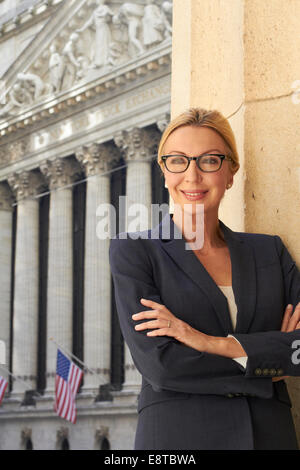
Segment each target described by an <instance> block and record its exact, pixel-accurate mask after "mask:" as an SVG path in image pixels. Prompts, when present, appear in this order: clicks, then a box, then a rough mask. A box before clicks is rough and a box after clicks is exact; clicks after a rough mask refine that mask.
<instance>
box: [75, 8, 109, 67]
mask: <svg viewBox="0 0 300 470" xmlns="http://www.w3.org/2000/svg"><path fill="white" fill-rule="evenodd" d="M97 5H98V6H97V8H96V10H95V11H94V12H93V14H92V16H91V17H90V18H89V20H88V21H87V22H86V23H85V25H84V26H83V27H82V28H80V29H78V30H77V32H78V33H81V32H83V31H85V30H86V29H87V28H89V27H90V26H93V27H94V29H95V31H96V40H95V45H94V47H95V52H94V58H93V67H103V66H105V65H108V63H109V52H110V43H111V41H112V38H111V31H110V27H109V23H110V22H111V21H112V17H113V12H112V11H111V9H110V8H109V7H108V6H107V5H106V1H105V0H97Z"/></svg>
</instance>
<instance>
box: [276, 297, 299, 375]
mask: <svg viewBox="0 0 300 470" xmlns="http://www.w3.org/2000/svg"><path fill="white" fill-rule="evenodd" d="M293 308H294V307H293V305H291V304H289V305H288V306H287V307H286V309H285V312H284V315H283V320H282V324H281V330H280V331H283V332H284V333H289V332H290V331H295V330H300V302H299V303H298V305H296V308H295V310H294V313H293ZM287 378H288V376H287V375H285V376H284V377H273V379H272V380H273V382H278V380H283V379H287Z"/></svg>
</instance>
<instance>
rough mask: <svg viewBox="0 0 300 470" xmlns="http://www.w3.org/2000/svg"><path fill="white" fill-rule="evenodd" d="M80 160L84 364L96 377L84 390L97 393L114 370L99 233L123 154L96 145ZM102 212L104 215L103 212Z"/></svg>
mask: <svg viewBox="0 0 300 470" xmlns="http://www.w3.org/2000/svg"><path fill="white" fill-rule="evenodd" d="M76 158H77V160H78V161H79V162H80V163H81V165H82V166H83V167H84V169H85V173H86V176H87V177H88V180H87V190H86V191H87V192H86V225H85V227H86V228H85V259H84V262H85V268H84V362H85V363H86V364H87V365H88V367H89V368H90V369H92V370H93V371H94V372H95V374H94V375H93V374H91V373H89V372H88V371H87V372H86V373H85V376H84V387H83V388H84V389H85V390H86V391H95V390H96V389H98V387H99V385H102V384H106V383H110V367H111V354H110V353H111V274H110V266H109V256H108V253H109V242H110V238H109V236H108V237H107V238H104V234H103V237H101V234H99V233H98V232H97V224H98V221H99V217H97V214H98V215H101V216H102V217H101V219H100V220H102V219H103V217H105V218H109V217H110V213H109V212H107V211H108V208H109V204H110V174H109V173H108V172H109V170H110V169H111V168H112V166H113V165H114V164H115V162H116V160H118V159H119V152H118V151H117V149H116V147H114V146H112V145H106V144H93V145H91V146H89V147H81V148H80V149H78V151H77V152H76ZM102 209H103V211H104V212H102Z"/></svg>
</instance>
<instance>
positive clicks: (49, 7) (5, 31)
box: [0, 0, 63, 44]
mask: <svg viewBox="0 0 300 470" xmlns="http://www.w3.org/2000/svg"><path fill="white" fill-rule="evenodd" d="M62 1H63V0H48V1H47V0H41V1H39V2H37V3H36V4H35V5H33V6H32V7H30V8H28V9H26V10H24V11H21V12H20V13H19V14H18V13H17V15H15V16H12V17H8V15H7V14H4V15H3V17H2V18H3V19H4V21H3V19H2V21H1V17H0V44H1V42H3V41H6V40H7V39H9V38H10V37H11V36H13V35H15V34H16V31H17V32H18V34H19V33H20V31H22V30H24V29H27V28H30V27H31V26H33V25H34V24H36V23H38V22H40V21H42V20H45V19H47V18H48V17H49V16H51V15H52V14H53V13H54V11H55V9H56V7H57V6H58V5H59V4H60V3H62ZM8 13H9V12H8ZM7 17H8V18H7ZM6 18H7V19H6Z"/></svg>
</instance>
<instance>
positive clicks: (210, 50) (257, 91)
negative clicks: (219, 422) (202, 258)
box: [172, 0, 300, 442]
mask: <svg viewBox="0 0 300 470" xmlns="http://www.w3.org/2000/svg"><path fill="white" fill-rule="evenodd" d="M173 4H174V13H173V67H172V117H174V116H175V115H177V114H179V113H180V112H182V111H183V110H184V109H186V108H188V107H190V106H201V107H204V108H208V109H218V110H220V111H221V112H222V113H223V114H224V115H225V117H228V116H231V117H230V118H229V122H230V124H231V126H232V128H233V131H234V133H235V136H236V140H237V147H238V151H239V155H240V159H241V169H240V171H239V172H238V173H237V175H236V176H235V179H234V185H233V187H232V189H230V191H228V192H227V194H226V196H225V198H224V200H223V202H222V207H221V208H220V218H221V219H222V220H223V221H224V222H225V223H226V224H228V225H229V226H230V227H231V228H233V229H234V230H242V231H243V230H245V231H249V232H261V233H270V234H278V235H280V236H281V237H282V239H283V241H284V242H285V244H286V245H287V247H288V248H289V250H290V252H291V254H292V256H293V258H294V259H295V261H296V262H297V264H298V265H299V266H300V237H299V233H300V163H299V150H300V138H299V123H300V103H299V92H298V95H297V96H293V89H295V84H296V87H297V83H299V82H298V81H299V80H300V65H299V50H300V36H299V17H300V2H299V1H298V0H291V1H290V2H286V1H285V0H270V1H265V2H263V1H261V0H230V1H227V0H184V1H182V0H174V1H173ZM283 12H284V14H283ZM298 89H299V85H298ZM295 95H296V91H295ZM288 387H289V390H290V393H291V396H292V401H293V413H294V420H295V424H296V428H297V432H298V439H299V442H300V386H299V379H298V378H297V379H292V378H291V379H289V380H288Z"/></svg>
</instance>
